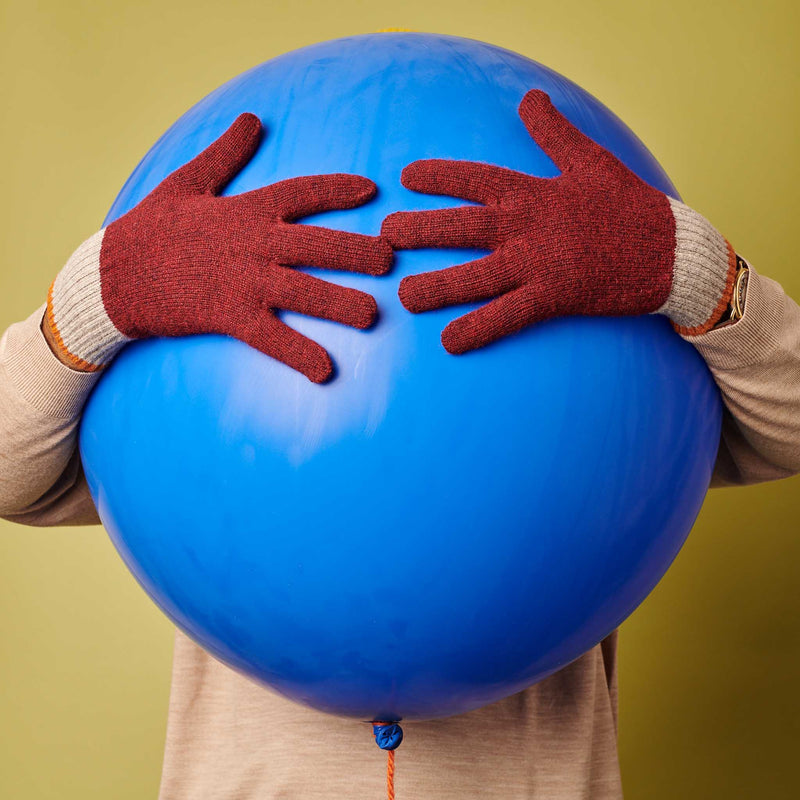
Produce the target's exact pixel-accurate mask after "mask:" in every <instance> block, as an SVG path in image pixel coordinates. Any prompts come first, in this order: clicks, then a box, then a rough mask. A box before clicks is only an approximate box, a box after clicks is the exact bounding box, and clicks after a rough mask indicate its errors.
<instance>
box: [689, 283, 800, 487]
mask: <svg viewBox="0 0 800 800" xmlns="http://www.w3.org/2000/svg"><path fill="white" fill-rule="evenodd" d="M687 341H690V342H691V343H692V344H693V345H694V346H695V347H696V348H697V350H698V351H699V352H700V354H701V355H702V356H703V358H704V359H705V361H706V363H707V364H708V366H709V368H710V369H711V372H712V373H713V375H714V378H715V380H716V382H717V385H718V386H719V388H720V390H721V392H722V398H723V401H724V403H725V411H724V417H723V426H722V437H721V441H720V447H719V453H718V455H717V463H716V467H715V470H714V476H713V479H712V483H711V485H712V486H731V485H743V484H751V483H759V482H761V481H769V480H776V479H778V478H786V477H788V476H790V475H794V474H796V473H799V472H800V307H798V305H797V303H795V302H794V301H793V300H792V299H791V298H789V297H788V295H786V293H785V292H784V291H783V289H782V288H781V286H780V284H778V283H776V282H775V281H773V280H770V279H769V278H765V277H764V276H763V275H759V274H758V273H757V272H756V271H755V270H753V269H751V270H750V281H749V283H748V289H747V301H746V304H745V313H744V317H743V318H742V319H740V320H739V321H738V322H737V323H735V324H733V325H728V326H725V327H721V328H716V329H714V330H711V331H709V332H708V333H704V334H701V335H699V336H691V337H687Z"/></svg>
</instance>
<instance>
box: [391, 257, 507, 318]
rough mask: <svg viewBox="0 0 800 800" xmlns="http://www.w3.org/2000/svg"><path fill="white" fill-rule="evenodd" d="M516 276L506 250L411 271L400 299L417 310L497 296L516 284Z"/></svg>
mask: <svg viewBox="0 0 800 800" xmlns="http://www.w3.org/2000/svg"><path fill="white" fill-rule="evenodd" d="M515 283H516V276H515V275H514V274H513V272H512V271H511V270H509V269H508V268H507V266H506V263H505V258H504V255H503V254H502V253H499V252H495V253H490V254H489V255H488V256H484V257H483V258H479V259H477V260H475V261H468V262H467V263H465V264H457V265H456V266H454V267H447V268H446V269H440V270H435V271H433V272H423V273H421V274H420V275H408V276H407V277H405V278H403V280H402V281H400V289H399V291H398V295H399V297H400V302H401V303H402V304H403V305H404V306H405V308H407V309H408V310H409V311H411V312H412V313H414V314H418V313H419V312H421V311H431V310H433V309H436V308H446V307H447V306H456V305H461V304H463V303H474V302H477V301H478V300H487V299H488V298H491V297H497V296H498V295H500V294H503V293H504V292H507V291H509V290H510V289H512V288H514V284H515Z"/></svg>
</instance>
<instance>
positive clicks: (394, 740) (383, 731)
mask: <svg viewBox="0 0 800 800" xmlns="http://www.w3.org/2000/svg"><path fill="white" fill-rule="evenodd" d="M372 733H373V734H375V741H376V742H377V744H378V747H380V749H381V750H396V749H397V748H398V747H400V742H402V741H403V729H402V728H401V727H400V726H399V725H398V724H397V723H396V722H373V723H372Z"/></svg>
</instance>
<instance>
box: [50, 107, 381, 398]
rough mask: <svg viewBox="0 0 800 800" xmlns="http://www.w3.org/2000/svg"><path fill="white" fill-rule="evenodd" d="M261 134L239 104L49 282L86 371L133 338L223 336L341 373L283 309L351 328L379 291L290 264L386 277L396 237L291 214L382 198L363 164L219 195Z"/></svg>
mask: <svg viewBox="0 0 800 800" xmlns="http://www.w3.org/2000/svg"><path fill="white" fill-rule="evenodd" d="M260 136H261V123H260V122H259V120H258V118H257V117H255V116H254V115H252V114H242V115H241V116H240V117H239V118H238V119H237V120H236V121H235V122H234V123H233V125H232V126H231V127H230V128H229V129H228V130H227V131H226V132H225V133H224V134H223V135H222V136H221V137H220V138H219V139H217V140H216V141H215V142H214V143H213V144H211V145H210V146H209V147H208V148H207V149H206V150H204V151H203V152H202V153H200V155H198V156H197V157H196V158H195V159H193V160H192V161H190V162H189V163H188V164H186V165H184V166H183V167H181V168H180V169H178V170H176V171H175V172H173V173H172V174H171V175H169V176H168V177H167V178H166V179H165V180H164V181H163V182H162V183H160V184H159V185H158V186H157V187H156V188H155V189H154V190H153V191H152V192H151V193H150V194H149V195H148V196H147V197H145V198H144V200H142V201H141V202H140V203H139V204H138V205H137V206H136V207H135V208H133V209H132V210H131V211H129V212H128V213H127V214H125V215H124V216H122V217H120V218H119V219H118V220H116V221H115V222H113V223H111V224H110V225H109V226H108V227H107V228H106V229H105V230H104V231H101V232H100V233H99V234H96V235H95V236H94V237H92V238H91V239H89V240H88V241H87V242H85V243H84V244H83V245H82V246H81V247H80V248H78V250H77V251H76V253H75V254H74V255H73V256H72V258H71V259H70V260H69V262H68V263H67V265H66V267H65V268H64V269H63V270H62V272H61V273H59V275H58V276H57V277H56V280H55V281H54V282H53V285H52V287H51V290H50V297H49V301H48V310H47V321H48V324H49V325H50V328H51V331H52V332H53V334H54V338H55V340H56V342H57V344H58V346H59V348H60V349H62V353H61V354H62V355H65V356H66V358H67V360H68V361H69V362H70V363H71V364H73V365H74V366H75V367H76V368H77V369H83V370H92V369H98V368H100V367H102V366H104V365H105V364H106V363H108V361H110V360H111V359H112V358H113V357H114V355H115V353H116V352H117V351H118V350H119V349H120V348H121V347H122V346H123V345H124V344H126V343H127V342H128V341H131V340H133V339H141V338H145V337H150V336H186V335H190V334H198V333H221V334H227V335H229V336H233V337H235V338H237V339H240V340H242V341H243V342H246V343H247V344H249V345H251V346H252V347H255V348H257V349H258V350H261V351H262V352H264V353H266V354H267V355H269V356H272V357H273V358H276V359H277V360H279V361H281V362H283V363H284V364H287V365H288V366H290V367H292V368H293V369H296V370H298V371H300V372H302V373H303V374H304V375H306V376H307V377H308V378H309V379H310V380H312V381H314V382H317V383H321V382H324V381H325V380H327V379H328V378H329V377H330V376H331V374H332V371H333V366H332V363H331V360H330V357H329V356H328V354H327V353H326V351H325V350H324V349H323V348H322V347H321V346H320V345H319V344H317V343H316V342H313V341H311V340H310V339H308V338H306V337H305V336H303V335H301V334H300V333H298V332H297V331H295V330H293V329H292V328H290V327H289V326H287V325H286V324H285V323H283V322H282V321H281V320H280V319H279V318H278V316H277V314H276V312H277V311H278V310H287V311H294V312H297V313H300V314H308V315H311V316H314V317H320V318H322V319H328V320H333V321H335V322H340V323H342V324H345V325H350V326H352V327H355V328H367V327H369V326H370V325H371V324H372V323H373V322H374V320H375V317H376V314H377V308H376V304H375V300H374V298H373V297H371V296H370V295H368V294H365V293H364V292H360V291H357V290H355V289H350V288H346V287H343V286H339V285H337V284H334V283H330V282H328V281H324V280H321V279H319V278H316V277H312V276H311V275H308V274H306V273H304V272H300V271H298V270H296V269H293V267H300V266H313V267H323V268H329V269H337V270H347V271H351V272H362V273H368V274H372V275H379V274H383V273H385V272H387V271H388V270H389V268H390V267H391V262H392V250H391V247H390V246H389V245H388V244H387V243H386V242H385V241H382V240H381V239H380V237H372V236H364V235H361V234H355V233H347V232H344V231H337V230H332V229H328V228H322V227H316V226H312V225H295V224H292V223H293V222H294V221H295V220H297V219H298V218H300V217H304V216H307V215H310V214H316V213H319V212H322V211H328V210H332V209H349V208H355V207H356V206H359V205H361V204H363V203H365V202H367V201H368V200H370V199H371V198H372V197H373V196H374V195H375V192H376V187H375V184H374V183H373V182H372V181H370V180H368V179H367V178H362V177H359V176H356V175H318V176H309V177H300V178H292V179H289V180H285V181H281V182H279V183H275V184H272V185H269V186H265V187H263V188H261V189H255V190H253V191H250V192H246V193H244V194H239V195H232V196H227V197H221V196H219V193H220V192H221V191H222V189H223V188H224V187H225V186H226V185H227V184H228V183H229V182H230V181H231V180H232V179H233V177H234V176H235V175H236V174H237V173H238V172H239V171H240V170H241V169H242V168H243V167H244V165H245V164H247V162H248V161H249V160H250V158H251V157H252V155H253V154H254V153H255V151H256V149H257V147H258V143H259V140H260Z"/></svg>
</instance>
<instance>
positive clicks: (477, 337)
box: [442, 286, 554, 355]
mask: <svg viewBox="0 0 800 800" xmlns="http://www.w3.org/2000/svg"><path fill="white" fill-rule="evenodd" d="M552 316H554V314H553V312H552V309H550V308H549V307H547V306H540V305H538V304H537V302H536V298H535V296H534V293H533V292H532V291H531V289H530V287H528V286H523V287H522V288H520V289H514V290H513V291H511V292H508V293H507V294H504V295H502V296H501V297H498V298H497V299H496V300H492V302H491V303H487V304H486V305H484V306H481V307H480V308H478V309H476V310H475V311H470V313H469V314H465V315H464V316H463V317H459V318H458V319H454V320H453V321H452V322H451V323H450V324H449V325H448V326H447V327H446V328H445V329H444V330H443V331H442V344H443V345H444V348H445V350H447V352H448V353H452V354H453V355H460V354H461V353H466V352H468V351H469V350H476V349H477V348H479V347H485V346H486V345H487V344H491V343H492V342H495V341H497V340H498V339H502V338H503V337H504V336H508V335H509V334H512V333H516V332H517V331H519V330H522V328H525V327H527V326H528V325H531V324H532V323H534V322H540V321H542V320H545V319H548V318H549V317H552Z"/></svg>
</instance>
